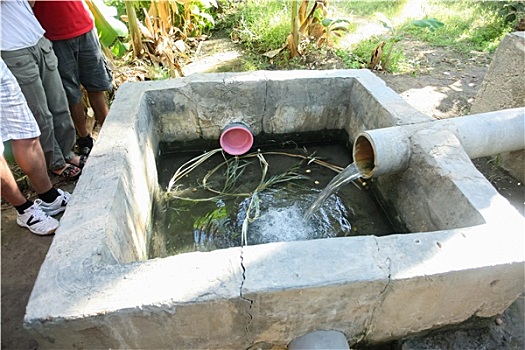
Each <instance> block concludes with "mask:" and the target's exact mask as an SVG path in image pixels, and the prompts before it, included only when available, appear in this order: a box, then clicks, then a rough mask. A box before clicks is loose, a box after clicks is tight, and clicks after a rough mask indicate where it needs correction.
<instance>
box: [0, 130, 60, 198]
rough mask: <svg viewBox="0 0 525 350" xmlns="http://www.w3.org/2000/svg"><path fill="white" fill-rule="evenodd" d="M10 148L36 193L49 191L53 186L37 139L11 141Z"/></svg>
mask: <svg viewBox="0 0 525 350" xmlns="http://www.w3.org/2000/svg"><path fill="white" fill-rule="evenodd" d="M11 148H12V149H13V156H14V157H15V161H16V163H17V164H18V166H19V167H20V169H22V171H23V172H24V173H25V174H26V175H27V177H29V180H30V181H31V183H32V184H33V187H34V188H35V190H36V192H37V193H45V192H47V191H49V190H50V189H51V188H52V187H53V185H52V184H51V180H50V179H49V175H48V174H47V166H46V161H45V158H44V152H43V151H42V147H41V146H40V142H39V141H38V138H33V139H22V140H11ZM2 175H3V173H2ZM2 181H3V180H2ZM2 186H3V182H2ZM2 189H3V188H2ZM12 204H13V203H12Z"/></svg>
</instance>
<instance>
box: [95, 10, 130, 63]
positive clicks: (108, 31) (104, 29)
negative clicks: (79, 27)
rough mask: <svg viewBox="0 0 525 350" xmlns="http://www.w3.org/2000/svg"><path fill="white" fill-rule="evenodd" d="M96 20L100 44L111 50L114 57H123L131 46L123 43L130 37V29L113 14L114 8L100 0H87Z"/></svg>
mask: <svg viewBox="0 0 525 350" xmlns="http://www.w3.org/2000/svg"><path fill="white" fill-rule="evenodd" d="M85 2H86V4H87V6H88V7H89V9H90V10H91V13H92V14H93V18H94V19H95V26H96V28H97V31H98V36H99V40H100V44H101V45H102V46H103V47H106V48H109V49H110V50H111V52H112V53H113V55H115V56H116V57H122V56H123V55H124V54H125V53H126V52H127V51H128V49H129V45H128V44H125V43H123V42H122V41H121V38H124V37H127V36H128V28H127V27H126V25H125V24H124V23H122V22H121V21H119V20H118V19H117V18H115V17H114V16H113V14H112V11H113V10H114V9H113V8H111V7H109V6H107V5H105V4H104V3H103V2H102V1H98V0H85Z"/></svg>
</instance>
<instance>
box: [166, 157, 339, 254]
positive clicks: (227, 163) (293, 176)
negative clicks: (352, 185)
mask: <svg viewBox="0 0 525 350" xmlns="http://www.w3.org/2000/svg"><path fill="white" fill-rule="evenodd" d="M219 152H222V149H220V148H218V149H214V150H211V151H209V152H206V153H204V154H202V155H200V156H198V157H195V158H193V159H191V160H189V161H187V162H186V163H184V164H183V165H182V166H181V167H179V169H177V170H176V172H175V174H174V175H173V176H172V178H171V179H170V181H169V183H168V187H167V192H166V195H167V196H169V197H172V198H177V199H182V200H188V201H193V202H201V201H217V200H219V199H221V198H223V197H228V196H229V197H232V196H233V197H247V198H249V199H250V202H249V204H248V209H247V211H246V217H245V218H244V220H243V223H242V232H241V243H242V244H247V243H248V242H247V232H248V227H249V224H250V223H252V222H253V221H255V220H257V218H259V216H260V197H259V194H260V193H261V192H263V191H264V190H266V189H268V188H270V187H272V186H275V185H277V184H280V183H296V182H297V181H301V180H307V179H309V177H308V176H306V175H304V174H302V173H301V172H300V171H299V170H300V165H301V164H302V163H304V162H305V161H306V162H307V163H308V164H310V163H315V164H318V165H321V166H324V167H327V168H329V169H331V170H333V171H335V172H341V171H342V170H343V168H341V167H339V166H335V165H333V164H330V163H327V162H325V161H323V160H321V159H318V158H315V157H314V156H313V155H310V156H306V155H301V154H291V153H284V152H264V153H261V152H254V153H249V154H246V155H244V156H236V157H233V158H227V157H226V156H225V154H224V153H222V155H223V157H224V161H223V162H221V163H220V164H218V165H217V166H215V167H214V168H213V169H211V170H210V171H208V173H207V174H206V175H205V176H204V178H203V180H202V187H203V188H204V189H206V190H207V191H209V192H211V193H213V194H214V195H213V196H211V197H208V198H189V197H188V196H182V195H181V192H180V191H178V189H177V188H176V183H177V181H179V180H180V179H182V178H184V177H186V176H187V175H189V174H190V173H191V172H192V171H193V170H195V169H196V168H197V167H198V166H200V165H202V164H203V163H204V162H206V161H207V160H209V159H210V158H211V157H212V156H213V155H215V154H217V153H219ZM264 154H268V155H269V154H272V155H284V156H290V157H295V158H299V159H300V161H299V162H298V163H296V164H295V165H293V166H292V167H290V168H289V169H288V170H286V171H284V172H282V173H280V174H277V175H273V176H271V177H269V178H268V169H269V164H268V162H267V161H266V159H265V157H264ZM252 158H257V160H258V161H259V165H260V167H261V177H260V180H259V182H258V184H257V186H256V187H255V189H253V190H251V191H240V189H241V186H240V185H239V184H238V183H239V182H240V180H242V175H243V173H244V171H245V169H246V167H247V166H248V165H249V164H250V163H251V161H248V159H252ZM223 167H225V168H226V169H225V171H224V177H225V179H224V184H223V187H222V189H221V190H217V189H214V188H212V187H211V185H210V184H209V180H210V178H211V177H212V176H213V175H215V174H216V173H217V172H218V171H219V169H222V168H223ZM215 212H216V211H214V212H213V213H215ZM213 213H210V214H209V215H206V216H205V217H203V218H202V220H201V219H199V220H197V221H196V223H195V225H196V226H195V225H194V229H195V227H203V225H204V224H207V223H210V222H213V220H212V219H213V218H216V217H217V215H218V214H221V213H223V212H221V211H217V212H216V213H215V214H213Z"/></svg>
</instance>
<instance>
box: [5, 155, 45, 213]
mask: <svg viewBox="0 0 525 350" xmlns="http://www.w3.org/2000/svg"><path fill="white" fill-rule="evenodd" d="M42 156H43V154H42ZM44 171H47V170H46V168H45V162H44ZM0 179H1V183H2V188H1V191H2V198H4V199H5V200H6V201H8V202H9V203H11V205H13V206H18V205H22V204H24V203H25V202H26V198H25V197H24V195H23V194H22V192H20V189H19V188H18V185H17V183H16V180H15V177H14V176H13V173H12V172H11V169H9V165H7V162H6V160H5V158H4V155H1V156H0Z"/></svg>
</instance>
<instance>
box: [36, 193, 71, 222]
mask: <svg viewBox="0 0 525 350" xmlns="http://www.w3.org/2000/svg"><path fill="white" fill-rule="evenodd" d="M58 193H60V196H58V197H57V198H56V199H55V200H54V201H53V202H51V203H46V202H44V201H41V203H40V208H42V210H43V211H44V212H45V213H46V214H47V215H51V216H54V215H57V214H60V213H61V212H63V211H64V210H66V205H67V203H69V198H70V197H71V195H70V194H69V192H66V191H62V190H61V189H58Z"/></svg>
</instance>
